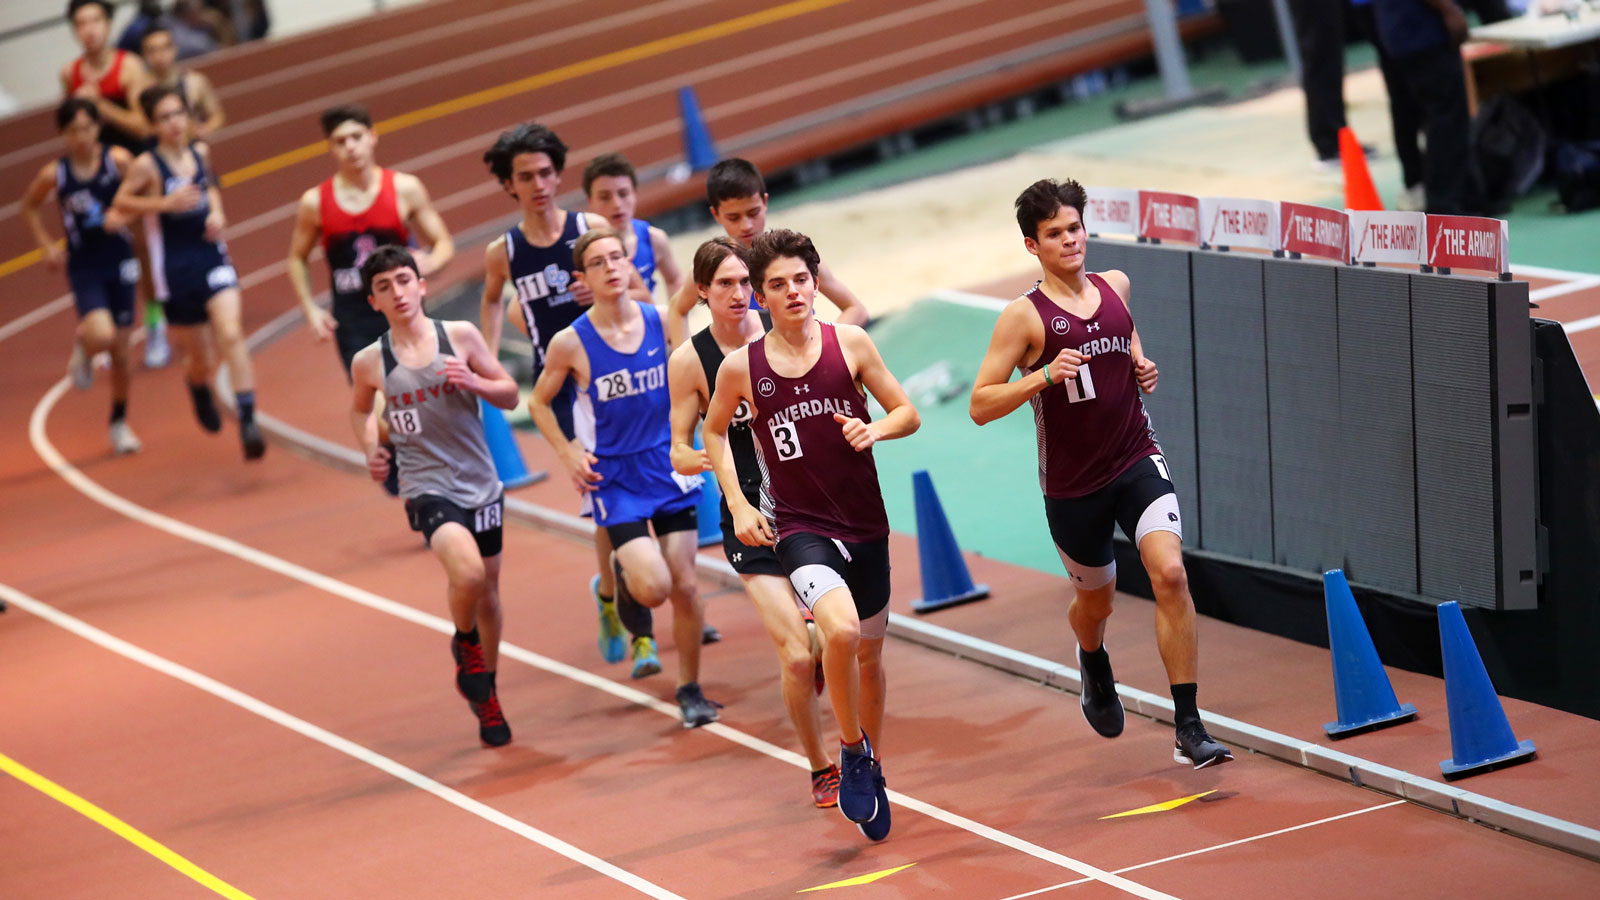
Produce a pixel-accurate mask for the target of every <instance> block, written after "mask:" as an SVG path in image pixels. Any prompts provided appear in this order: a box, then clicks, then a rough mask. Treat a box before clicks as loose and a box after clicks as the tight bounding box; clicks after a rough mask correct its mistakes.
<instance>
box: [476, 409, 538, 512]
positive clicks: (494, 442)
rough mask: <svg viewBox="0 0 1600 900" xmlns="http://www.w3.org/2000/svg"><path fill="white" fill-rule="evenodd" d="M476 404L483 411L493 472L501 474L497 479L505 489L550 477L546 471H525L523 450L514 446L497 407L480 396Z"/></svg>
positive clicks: (484, 429)
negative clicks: (492, 460) (492, 461)
mask: <svg viewBox="0 0 1600 900" xmlns="http://www.w3.org/2000/svg"><path fill="white" fill-rule="evenodd" d="M478 408H479V409H480V410H482V411H483V439H484V441H486V442H487V443H488V444H489V455H490V456H491V457H493V458H494V471H495V474H497V475H499V476H500V483H501V484H503V485H505V486H506V490H510V489H512V488H519V487H522V486H523V485H525V484H533V483H534V482H536V481H543V480H545V479H546V478H548V477H549V474H550V473H548V472H531V473H530V472H529V471H528V465H527V463H524V462H523V461H522V451H521V450H518V449H517V440H516V438H514V437H512V436H511V426H510V424H508V423H507V422H506V417H505V414H504V413H502V412H501V411H500V408H499V407H497V406H491V405H490V404H489V403H488V402H487V401H485V400H484V399H483V398H482V397H479V398H478Z"/></svg>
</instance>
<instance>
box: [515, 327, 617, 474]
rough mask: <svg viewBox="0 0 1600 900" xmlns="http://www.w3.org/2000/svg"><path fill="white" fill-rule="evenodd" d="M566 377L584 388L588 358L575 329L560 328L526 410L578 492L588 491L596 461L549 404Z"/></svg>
mask: <svg viewBox="0 0 1600 900" xmlns="http://www.w3.org/2000/svg"><path fill="white" fill-rule="evenodd" d="M568 376H571V377H572V379H573V380H574V381H576V382H578V384H579V385H580V387H579V389H580V390H585V389H587V386H588V383H589V360H588V357H587V356H585V355H584V352H583V343H582V341H581V340H580V339H579V337H578V333H577V332H576V331H573V330H572V329H571V328H563V329H561V330H560V331H558V332H556V336H555V337H553V338H551V339H550V348H549V349H548V350H546V351H545V355H544V369H543V371H541V372H540V373H539V378H538V380H537V381H535V382H534V383H533V395H532V396H531V397H529V398H528V412H529V413H531V414H532V415H533V424H534V425H537V426H538V427H539V433H540V434H542V435H544V439H545V440H546V441H548V442H549V444H550V446H551V447H552V448H554V449H555V451H556V455H557V456H558V457H560V458H561V464H562V465H563V466H565V467H566V469H567V474H568V475H570V476H571V477H572V484H573V487H575V488H577V489H578V491H579V493H587V492H589V491H593V490H594V489H595V484H596V483H597V482H598V481H599V480H600V475H599V473H597V472H595V470H594V464H595V463H596V462H598V460H596V459H595V456H594V454H593V453H590V452H589V449H588V448H587V447H585V446H583V444H582V443H580V442H579V441H577V440H570V441H569V440H567V436H566V435H564V434H562V433H561V423H560V422H558V421H557V420H556V411H555V409H554V408H553V407H552V406H551V404H552V403H554V402H555V399H556V394H558V393H560V392H561V386H562V385H563V384H565V383H566V380H567V377H568Z"/></svg>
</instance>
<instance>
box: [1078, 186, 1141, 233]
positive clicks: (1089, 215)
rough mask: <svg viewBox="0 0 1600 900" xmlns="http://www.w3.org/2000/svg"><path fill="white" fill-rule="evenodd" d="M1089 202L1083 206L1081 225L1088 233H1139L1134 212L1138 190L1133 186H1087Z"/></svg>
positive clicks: (1136, 205) (1137, 204)
mask: <svg viewBox="0 0 1600 900" xmlns="http://www.w3.org/2000/svg"><path fill="white" fill-rule="evenodd" d="M1087 191H1088V194H1089V203H1088V204H1087V205H1086V206H1084V208H1083V227H1085V228H1087V229H1089V233H1090V234H1130V235H1136V234H1138V233H1139V222H1138V220H1136V219H1135V218H1134V214H1135V213H1136V212H1137V210H1138V206H1139V192H1138V191H1136V190H1134V189H1133V188H1094V187H1092V188H1088V189H1087Z"/></svg>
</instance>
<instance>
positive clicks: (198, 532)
mask: <svg viewBox="0 0 1600 900" xmlns="http://www.w3.org/2000/svg"><path fill="white" fill-rule="evenodd" d="M68 387H69V382H68V380H67V379H66V378H62V379H61V380H60V381H58V382H56V384H55V385H54V386H53V387H51V388H50V390H48V391H46V392H45V395H44V396H43V397H42V398H40V400H39V403H38V404H37V405H36V406H34V408H33V414H32V416H31V417H30V419H29V422H28V439H29V441H30V442H31V443H32V444H33V449H34V451H35V452H36V453H38V454H39V458H40V459H42V460H44V463H45V465H47V466H49V467H50V469H51V470H52V471H54V472H55V473H56V474H57V475H59V476H61V478H62V480H64V481H66V482H67V483H68V484H69V485H71V486H72V487H73V488H75V489H77V490H78V491H79V492H80V493H82V494H83V495H84V496H86V497H88V498H89V499H91V500H93V501H95V502H96V503H99V504H100V505H102V506H105V507H107V508H108V509H111V510H112V511H114V512H117V513H120V514H121V515H123V516H126V517H127V518H129V519H132V520H133V521H135V522H138V523H140V524H142V525H146V526H149V527H151V528H155V529H157V530H159V531H164V532H166V533H168V534H171V535H173V536H175V537H179V538H183V539H184V540H187V541H190V542H192V543H196V544H200V545H201V546H204V547H210V548H211V549H213V550H217V551H220V552H222V553H226V554H228V555H229V556H233V557H235V558H236V559H239V560H242V561H244V562H248V563H251V564H252V565H256V566H260V567H261V568H263V569H266V570H268V571H270V572H274V573H277V574H279V575H283V576H285V577H288V578H291V579H293V580H295V581H299V582H301V583H303V584H306V585H310V586H311V587H314V588H317V589H318V590H322V591H325V592H327V593H330V594H333V595H334V596H337V597H343V598H344V599H346V600H350V601H352V602H355V603H359V604H361V605H362V606H366V607H368V608H370V609H373V610H376V611H378V612H383V613H388V614H389V615H392V616H395V617H396V618H400V619H404V620H406V621H408V622H412V623H415V624H418V625H422V626H423V627H425V628H429V629H432V630H434V631H437V632H439V633H441V634H453V633H454V631H455V626H454V625H453V624H452V623H450V622H448V621H446V620H445V619H443V618H440V617H439V616H435V615H432V614H431V613H425V612H422V611H421V610H418V609H414V608H412V607H410V606H406V605H405V604H402V603H398V602H396V601H394V600H390V599H389V598H387V597H383V596H380V595H378V594H374V593H372V592H370V591H366V590H363V589H361V588H358V587H355V586H354V585H351V584H347V583H345V582H343V581H339V580H338V579H335V578H331V577H329V576H327V575H323V574H322V573H320V572H316V571H314V570H311V569H308V568H306V567H304V566H301V565H298V564H296V563H293V562H290V561H288V560H286V559H282V558H281V557H277V556H273V555H272V554H270V553H266V552H264V551H261V550H257V549H256V548H254V547H250V546H248V545H246V544H242V543H239V542H238V541H235V540H233V539H231V538H227V537H224V536H222V535H219V534H215V533H213V532H210V531H206V530H204V529H202V528H197V527H195V526H193V525H190V524H188V523H186V522H181V521H179V520H177V519H173V518H170V517H168V516H164V515H162V514H160V513H158V512H155V511H153V510H150V509H147V508H145V507H143V506H140V505H138V504H136V503H134V502H132V501H130V500H128V499H126V498H124V497H122V496H120V495H118V494H115V493H113V492H111V491H110V490H107V489H106V488H105V487H102V486H101V485H100V484H99V483H98V482H96V481H94V480H93V479H91V478H89V477H88V476H87V475H84V474H83V472H82V471H80V470H79V469H78V468H77V467H75V466H73V465H72V464H71V463H69V462H67V460H66V459H65V458H64V457H63V456H62V455H61V454H60V452H59V451H57V450H56V448H55V446H54V445H53V444H51V443H50V439H49V437H48V436H47V435H46V434H45V422H46V420H47V419H48V417H49V415H50V410H51V409H52V408H53V407H54V406H55V404H56V402H57V401H59V400H60V399H61V396H62V395H63V394H65V393H66V392H67V390H68ZM500 654H501V655H502V656H505V657H507V658H510V659H515V660H517V661H519V662H523V663H527V664H528V665H531V666H533V667H535V668H538V669H542V670H544V671H546V672H549V673H551V674H554V675H559V676H561V677H563V678H567V679H570V680H572V681H576V682H578V683H580V684H585V685H588V686H590V687H593V688H596V689H598V690H601V691H604V692H606V693H608V694H611V695H612V696H615V697H618V698H620V699H623V700H627V701H629V702H631V703H635V704H637V705H640V706H645V707H648V708H650V709H653V710H655V711H657V712H659V713H662V714H663V715H667V716H670V717H672V718H674V719H676V718H678V715H679V714H678V710H677V708H676V707H674V706H671V705H668V704H666V703H663V702H661V701H659V700H657V699H655V698H654V697H651V696H650V695H648V694H645V693H643V692H641V691H638V690H635V689H633V688H630V687H625V686H623V685H620V684H617V683H615V682H613V681H611V680H610V679H607V678H602V677H601V676H599V675H595V674H593V673H590V672H587V671H584V670H583V669H579V668H577V667H575V666H570V665H567V664H566V663H563V662H559V661H557V660H554V659H551V658H549V657H546V656H543V655H541V654H538V653H534V652H533V651H531V650H527V649H524V648H522V647H519V646H517V645H515V644H510V643H504V642H503V643H502V644H501V649H500ZM700 730H701V731H705V732H709V733H711V734H714V735H716V736H718V737H721V738H723V739H725V740H728V741H731V742H733V743H736V744H739V745H741V746H743V747H747V748H749V749H751V750H755V751H756V752H758V753H761V754H763V755H765V756H768V757H771V758H772V759H776V760H778V761H780V762H785V763H788V764H790V765H792V766H796V767H798V768H801V769H805V770H807V771H809V770H810V764H809V762H808V761H807V760H806V759H805V758H804V757H802V756H800V755H799V754H798V753H795V752H794V751H792V750H785V749H783V748H781V747H778V746H775V745H773V744H769V743H767V742H766V741H764V740H761V739H760V738H757V737H754V736H753V735H749V734H745V733H744V732H741V731H739V730H737V729H734V728H731V727H729V726H727V725H723V724H720V723H713V724H711V725H706V726H703V727H702V728H701V729H700ZM888 795H889V797H890V798H892V799H893V800H894V802H895V803H897V804H899V805H900V806H903V807H905V808H906V809H909V810H913V811H915V812H920V813H922V814H923V815H925V816H928V817H929V818H932V819H936V820H938V821H940V822H943V823H945V824H946V825H951V826H954V827H956V828H959V829H961V830H963V831H966V832H969V833H971V834H974V835H977V836H979V837H982V838H986V839H988V840H990V841H993V842H995V843H997V844H1000V845H1002V846H1005V847H1009V848H1011V849H1013V850H1017V851H1019V852H1021V853H1025V854H1027V855H1029V856H1032V857H1034V858H1035V859H1039V860H1042V861H1044V862H1047V863H1051V864H1053V865H1056V866H1060V867H1061V868H1063V869H1068V870H1071V871H1073V872H1077V873H1078V874H1080V875H1084V876H1087V877H1088V878H1089V879H1091V880H1093V881H1098V882H1101V883H1103V884H1106V885H1108V886H1110V887H1114V888H1117V889H1119V890H1122V891H1124V892H1126V893H1129V894H1132V895H1134V896H1136V897H1141V898H1144V900H1178V898H1175V897H1173V896H1172V895H1170V894H1166V893H1163V892H1161V891H1158V890H1155V889H1154V888H1150V887H1146V886H1145V885H1142V884H1139V883H1138V882H1135V881H1131V880H1129V879H1126V878H1123V877H1121V876H1118V875H1113V874H1111V873H1110V872H1107V871H1105V870H1103V869H1100V868H1097V867H1095V866H1092V865H1090V864H1088V863H1086V862H1083V861H1081V860H1077V859H1073V858H1072V857H1070V856H1066V855H1065V854H1061V853H1057V852H1055V851H1054V850H1049V849H1046V848H1044V847H1041V846H1039V845H1037V844H1034V843H1031V842H1029V841H1026V840H1023V839H1022V838H1019V837H1016V836H1015V835H1011V834H1008V833H1006V832H1004V831H1000V830H999V829H996V828H992V827H990V826H988V825H984V824H982V823H981V822H975V821H973V820H972V819H968V818H966V817H965V816H960V815H957V814H955V813H952V812H949V811H947V810H945V809H942V808H940V807H937V806H934V805H933V804H931V803H926V802H924V801H921V800H918V799H916V798H914V797H910V796H907V795H905V794H902V793H900V792H898V791H889V792H888Z"/></svg>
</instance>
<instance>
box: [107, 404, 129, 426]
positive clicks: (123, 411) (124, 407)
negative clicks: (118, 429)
mask: <svg viewBox="0 0 1600 900" xmlns="http://www.w3.org/2000/svg"><path fill="white" fill-rule="evenodd" d="M127 417H128V401H126V400H113V401H111V424H113V425H115V424H117V423H118V422H121V421H122V420H123V419H126V418H127Z"/></svg>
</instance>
